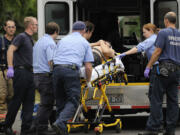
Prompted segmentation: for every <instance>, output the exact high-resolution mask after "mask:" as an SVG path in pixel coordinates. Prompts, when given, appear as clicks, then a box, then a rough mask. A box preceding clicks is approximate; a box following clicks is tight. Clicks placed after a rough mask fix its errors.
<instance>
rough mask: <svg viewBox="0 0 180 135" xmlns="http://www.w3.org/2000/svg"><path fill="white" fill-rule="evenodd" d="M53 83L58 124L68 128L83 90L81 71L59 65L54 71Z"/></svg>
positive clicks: (65, 128)
mask: <svg viewBox="0 0 180 135" xmlns="http://www.w3.org/2000/svg"><path fill="white" fill-rule="evenodd" d="M53 85H54V90H55V97H56V106H57V120H56V124H57V125H58V126H59V127H61V128H62V129H64V130H67V127H66V122H67V121H68V120H70V119H71V118H72V117H73V115H74V113H75V111H76V109H77V107H78V104H79V97H80V91H81V85H80V77H79V71H78V70H73V69H70V68H64V67H60V66H57V67H55V69H54V71H53Z"/></svg>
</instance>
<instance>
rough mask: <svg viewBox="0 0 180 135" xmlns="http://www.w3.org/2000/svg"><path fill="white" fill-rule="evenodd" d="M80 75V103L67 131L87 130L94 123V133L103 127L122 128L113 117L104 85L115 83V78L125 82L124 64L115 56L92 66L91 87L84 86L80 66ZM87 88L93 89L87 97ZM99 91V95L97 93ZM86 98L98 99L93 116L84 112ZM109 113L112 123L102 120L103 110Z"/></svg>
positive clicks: (83, 72) (68, 124)
mask: <svg viewBox="0 0 180 135" xmlns="http://www.w3.org/2000/svg"><path fill="white" fill-rule="evenodd" d="M80 76H81V99H80V105H79V106H78V109H77V111H76V113H75V115H74V117H73V119H72V121H70V122H68V123H67V127H68V131H69V132H70V130H71V128H77V127H82V126H83V127H84V131H85V132H88V130H89V128H90V126H91V125H92V124H93V125H94V124H95V128H94V130H95V132H96V134H101V133H102V132H103V127H110V126H116V132H120V131H121V128H122V123H121V120H120V119H119V118H117V119H116V118H115V117H114V114H113V111H112V108H111V106H110V104H109V100H108V97H107V95H106V86H107V85H108V84H110V83H115V80H117V78H120V79H118V80H121V81H123V82H125V83H127V77H126V74H125V73H124V65H123V63H122V61H121V60H120V59H119V58H118V57H116V58H114V59H110V60H108V61H107V62H105V63H103V64H102V65H99V66H96V67H95V68H93V71H92V77H91V85H92V86H93V87H92V88H87V86H86V76H85V68H84V67H83V68H81V70H80ZM89 89H93V96H92V97H91V98H89V99H88V93H89ZM99 92H100V95H98V94H97V93H99ZM88 100H98V104H97V110H96V114H95V118H93V119H88V117H86V115H84V114H86V113H87V112H88V107H87V106H86V101H88ZM106 109H107V110H108V112H109V113H110V114H111V117H112V118H111V119H113V120H114V123H108V124H106V123H105V122H103V121H102V116H103V113H104V111H105V110H106Z"/></svg>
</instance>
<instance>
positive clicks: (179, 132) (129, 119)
mask: <svg viewBox="0 0 180 135" xmlns="http://www.w3.org/2000/svg"><path fill="white" fill-rule="evenodd" d="M120 118H121V121H122V130H121V132H120V133H116V130H115V127H108V128H104V129H103V132H102V135H138V133H139V132H142V131H143V130H144V129H145V125H146V121H147V118H148V114H147V113H144V114H141V115H136V116H131V115H130V116H122V117H120ZM179 123H180V121H179ZM20 125H21V119H20V113H18V115H17V117H16V121H15V123H14V125H13V129H14V130H15V131H16V132H17V135H19V134H20ZM70 135H96V133H95V132H94V127H91V128H90V130H89V132H88V133H84V130H82V128H77V129H72V132H71V133H70ZM159 135H162V134H159ZM176 135H180V124H178V125H177V128H176Z"/></svg>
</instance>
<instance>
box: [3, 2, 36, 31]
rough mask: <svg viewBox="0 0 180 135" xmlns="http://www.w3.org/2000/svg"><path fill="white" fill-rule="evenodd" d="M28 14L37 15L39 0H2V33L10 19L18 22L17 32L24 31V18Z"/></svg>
mask: <svg viewBox="0 0 180 135" xmlns="http://www.w3.org/2000/svg"><path fill="white" fill-rule="evenodd" d="M26 16H34V17H36V16H37V0H0V26H1V27H0V28H1V29H0V30H1V31H0V33H2V32H3V29H2V26H3V24H4V22H5V21H6V20H8V19H12V20H14V21H15V22H16V27H17V33H19V32H22V31H23V30H24V28H23V20H24V17H26Z"/></svg>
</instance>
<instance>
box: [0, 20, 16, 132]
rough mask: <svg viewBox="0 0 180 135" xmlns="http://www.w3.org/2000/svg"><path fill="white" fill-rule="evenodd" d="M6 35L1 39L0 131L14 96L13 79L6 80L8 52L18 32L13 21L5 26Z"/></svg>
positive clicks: (9, 21) (7, 22) (8, 21)
mask: <svg viewBox="0 0 180 135" xmlns="http://www.w3.org/2000/svg"><path fill="white" fill-rule="evenodd" d="M4 30H5V32H6V33H5V35H4V36H2V37H0V130H1V128H2V127H1V126H2V125H3V122H4V121H5V115H6V113H7V106H8V104H9V101H10V99H11V98H12V96H13V87H12V79H8V78H6V72H7V57H6V56H7V50H8V47H9V45H10V44H11V42H12V40H13V38H14V34H15V32H16V25H15V22H14V21H13V20H7V21H6V22H5V24H4Z"/></svg>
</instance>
